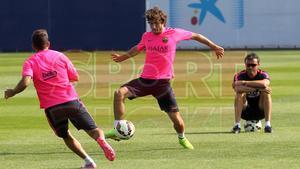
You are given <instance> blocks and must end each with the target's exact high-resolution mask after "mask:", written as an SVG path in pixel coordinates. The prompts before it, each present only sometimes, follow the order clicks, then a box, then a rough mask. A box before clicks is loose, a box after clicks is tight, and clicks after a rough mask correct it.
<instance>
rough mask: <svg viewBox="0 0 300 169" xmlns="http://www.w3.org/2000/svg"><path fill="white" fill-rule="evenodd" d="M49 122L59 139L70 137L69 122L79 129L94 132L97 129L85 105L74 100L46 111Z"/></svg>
mask: <svg viewBox="0 0 300 169" xmlns="http://www.w3.org/2000/svg"><path fill="white" fill-rule="evenodd" d="M45 113H46V116H47V119H48V122H49V124H50V126H51V127H52V129H53V130H54V132H55V134H56V135H57V136H58V137H61V138H66V137H67V136H68V129H69V128H68V120H70V121H71V122H72V124H73V125H74V126H75V127H76V128H77V129H78V130H80V129H84V130H92V129H95V128H97V126H96V124H95V122H94V120H93V118H92V117H91V116H90V114H89V113H88V111H87V110H86V108H85V107H84V105H83V103H82V102H81V101H79V100H73V101H69V102H66V103H62V104H59V105H55V106H52V107H49V108H47V109H46V110H45Z"/></svg>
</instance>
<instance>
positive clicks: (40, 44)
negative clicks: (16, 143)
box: [5, 29, 115, 168]
mask: <svg viewBox="0 0 300 169" xmlns="http://www.w3.org/2000/svg"><path fill="white" fill-rule="evenodd" d="M49 46H50V42H49V40H48V33H47V31H46V30H43V29H39V30H36V31H34V32H33V35H32V47H33V49H34V50H35V51H36V53H34V54H33V55H32V56H30V57H29V58H28V59H27V60H26V61H25V63H24V65H23V72H22V79H21V80H20V82H19V83H18V84H17V85H16V87H15V88H14V89H7V90H6V91H5V99H8V98H10V97H13V96H14V95H16V94H18V93H20V92H22V91H23V90H25V89H26V87H27V86H28V85H29V84H30V82H31V80H33V83H34V87H35V89H36V91H37V95H38V98H39V101H40V107H41V108H42V109H45V114H46V116H47V119H48V122H49V125H50V126H51V127H52V129H53V131H54V132H55V134H56V135H57V136H58V137H60V138H62V139H63V140H64V142H65V144H66V145H67V147H68V148H69V149H70V150H72V151H73V152H74V153H76V154H77V155H78V156H79V157H80V158H82V159H83V160H84V161H85V163H84V165H83V166H82V168H96V164H95V162H94V161H93V159H92V158H91V157H90V156H89V155H88V154H87V153H86V152H85V150H84V149H83V148H82V146H81V144H80V143H79V142H78V141H77V140H76V138H74V137H73V136H72V135H71V133H70V131H69V129H68V120H70V121H71V122H72V124H73V125H74V126H75V127H76V128H77V129H78V130H79V129H83V130H85V131H86V133H87V134H88V135H89V136H90V137H92V138H93V139H95V141H96V142H97V143H98V144H99V146H100V147H101V148H102V150H103V152H104V154H105V156H106V158H107V159H108V160H110V161H113V160H114V159H115V152H114V150H113V149H112V148H111V146H110V145H109V144H108V143H107V142H106V141H105V138H104V133H103V131H102V130H101V129H100V128H98V127H97V126H96V124H95V122H94V120H93V118H92V117H91V116H90V114H89V113H88V111H87V109H86V108H85V106H84V104H83V103H82V102H81V101H80V100H79V98H78V95H77V93H76V91H75V88H74V86H73V84H72V82H75V81H78V73H77V71H76V69H75V67H74V66H73V64H72V62H71V61H70V60H69V59H68V58H67V57H66V56H65V55H64V54H63V53H60V52H58V51H54V50H50V49H49Z"/></svg>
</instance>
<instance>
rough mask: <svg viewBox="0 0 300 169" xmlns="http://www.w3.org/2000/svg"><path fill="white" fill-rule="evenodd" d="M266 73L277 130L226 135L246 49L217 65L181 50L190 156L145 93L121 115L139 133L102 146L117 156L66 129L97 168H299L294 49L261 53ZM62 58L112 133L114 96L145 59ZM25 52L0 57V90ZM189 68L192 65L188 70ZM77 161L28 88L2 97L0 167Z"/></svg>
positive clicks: (66, 165)
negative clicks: (72, 68) (234, 86)
mask: <svg viewBox="0 0 300 169" xmlns="http://www.w3.org/2000/svg"><path fill="white" fill-rule="evenodd" d="M257 53H258V55H259V56H260V57H261V60H262V65H261V66H262V68H263V69H265V70H266V71H267V72H268V73H269V74H270V75H271V85H272V89H273V121H272V125H273V128H274V133H272V134H264V133H263V132H257V133H244V132H243V133H241V134H238V135H234V134H230V133H229V130H230V129H231V127H232V125H233V118H234V116H233V104H232V101H233V92H232V89H231V82H232V78H233V74H234V73H235V72H236V71H237V70H240V69H242V68H243V64H242V62H243V57H244V54H245V52H243V51H232V52H226V55H225V58H224V59H222V60H216V59H214V58H213V57H211V56H210V54H209V53H202V52H192V51H191V52H178V54H177V58H176V61H175V66H174V69H175V72H176V78H175V81H174V82H173V86H174V91H175V94H176V96H177V98H178V100H177V101H178V104H179V106H180V109H181V112H182V116H183V118H184V120H185V124H186V136H187V137H188V138H189V140H190V142H191V143H192V144H193V145H194V147H195V150H193V151H189V150H185V149H183V148H181V147H180V145H179V144H178V140H177V136H176V134H175V132H174V130H173V129H172V124H171V123H170V121H169V119H168V118H167V116H166V115H165V113H163V112H160V110H159V108H158V106H157V103H156V101H155V100H154V99H153V98H151V97H146V98H143V99H138V100H133V101H127V102H126V103H127V104H126V106H127V107H126V108H127V111H126V118H127V119H129V120H131V121H133V123H134V124H135V127H136V133H135V136H134V137H133V138H132V139H131V140H128V141H121V142H114V141H109V142H110V143H111V144H112V146H113V147H114V148H115V150H116V152H117V159H116V160H115V161H114V162H109V161H108V160H106V159H105V157H104V156H103V153H102V152H101V151H100V149H99V147H98V146H97V144H96V143H95V142H94V141H93V140H92V139H90V138H89V137H88V136H87V135H86V134H85V133H84V132H83V131H80V132H77V131H76V130H75V129H74V127H73V126H71V131H72V133H73V134H74V136H75V137H77V138H78V140H79V141H80V142H81V144H82V145H83V147H84V148H85V149H86V151H87V152H88V153H89V154H90V155H91V156H92V157H93V159H94V160H95V161H96V163H97V164H98V166H99V168H109V169H111V168H115V169H144V168H145V169H156V168H162V169H174V168H176V169H177V168H180V169H186V168H189V169H201V168H204V169H210V168H211V169H223V168H224V169H233V168H237V169H239V168H246V169H253V168H270V169H273V168H276V169H277V168H289V169H291V168H295V169H296V168H300V162H299V158H300V153H299V152H300V118H299V114H300V113H299V112H300V104H299V103H300V95H299V93H300V87H299V84H300V71H299V70H300V68H299V65H300V58H299V56H300V51H258V52H257ZM67 54H68V56H69V57H70V58H71V59H72V61H73V62H74V63H75V65H76V67H77V69H78V70H79V73H80V75H81V81H80V82H79V83H78V84H77V86H76V88H77V90H78V93H79V94H80V95H81V96H82V100H83V101H84V103H85V104H86V106H87V107H88V109H89V111H90V113H91V114H92V116H93V117H94V119H95V120H96V122H97V123H98V124H99V126H101V127H102V128H103V129H104V130H105V131H107V130H109V129H110V128H111V127H112V123H113V113H112V95H113V91H114V90H115V89H116V88H117V87H118V86H119V85H120V84H122V83H125V82H126V81H128V80H130V79H132V78H134V77H136V76H137V74H138V72H139V71H140V66H141V65H142V61H143V59H144V55H139V56H136V58H135V59H134V60H130V61H126V62H124V63H121V64H116V63H113V62H112V61H111V60H110V56H109V55H110V53H109V52H97V53H72V52H68V53H67ZM27 56H28V53H18V54H14V53H0V75H1V84H0V89H1V91H3V90H4V89H5V88H6V87H14V85H15V84H16V83H17V82H18V80H19V79H20V71H21V69H22V63H23V62H24V60H25V59H26V57H27ZM195 66H196V69H195ZM81 163H82V160H80V159H79V158H78V157H77V156H75V155H74V154H73V153H71V152H70V150H68V149H67V148H66V146H65V145H64V144H63V142H62V141H61V140H60V139H59V138H57V137H55V136H54V134H53V132H52V131H51V129H50V127H49V126H48V123H47V120H46V118H45V116H44V113H43V111H42V110H40V109H39V106H38V100H37V99H36V94H35V90H34V88H33V86H32V85H31V86H30V88H28V89H27V90H26V91H24V92H23V93H22V94H20V95H17V96H15V98H12V99H9V100H7V101H5V100H3V99H1V100H0V169H8V168H16V169H39V168H41V169H54V168H61V169H71V168H78V167H79V166H80V165H81Z"/></svg>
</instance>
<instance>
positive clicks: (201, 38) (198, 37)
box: [192, 33, 224, 59]
mask: <svg viewBox="0 0 300 169" xmlns="http://www.w3.org/2000/svg"><path fill="white" fill-rule="evenodd" d="M192 39H193V40H196V41H198V42H199V43H203V44H205V45H207V46H208V47H210V48H211V49H212V50H214V51H215V53H216V55H217V59H219V58H222V57H223V56H224V49H223V48H222V47H221V46H219V45H217V44H215V43H214V42H212V41H211V40H209V39H208V38H206V37H205V36H203V35H201V34H198V33H193V35H192Z"/></svg>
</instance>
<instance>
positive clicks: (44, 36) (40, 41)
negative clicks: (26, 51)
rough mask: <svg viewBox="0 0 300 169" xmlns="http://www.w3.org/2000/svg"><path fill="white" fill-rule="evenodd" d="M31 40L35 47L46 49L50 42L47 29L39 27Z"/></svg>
mask: <svg viewBox="0 0 300 169" xmlns="http://www.w3.org/2000/svg"><path fill="white" fill-rule="evenodd" d="M31 40H32V44H33V46H34V48H35V49H37V50H43V49H45V48H46V47H47V46H48V44H49V40H48V33H47V30H45V29H37V30H35V31H33V33H32V37H31Z"/></svg>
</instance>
